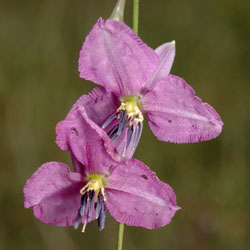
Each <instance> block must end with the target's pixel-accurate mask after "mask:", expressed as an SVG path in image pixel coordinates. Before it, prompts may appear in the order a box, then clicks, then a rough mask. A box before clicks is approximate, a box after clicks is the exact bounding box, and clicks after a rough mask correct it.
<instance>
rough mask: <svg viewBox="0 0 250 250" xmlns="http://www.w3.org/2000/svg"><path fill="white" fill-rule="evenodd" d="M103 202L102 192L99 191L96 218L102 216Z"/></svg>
mask: <svg viewBox="0 0 250 250" xmlns="http://www.w3.org/2000/svg"><path fill="white" fill-rule="evenodd" d="M102 204H103V197H102V194H101V193H99V194H98V197H97V203H96V207H95V218H96V219H98V218H99V216H100V212H101V208H102Z"/></svg>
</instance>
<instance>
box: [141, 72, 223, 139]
mask: <svg viewBox="0 0 250 250" xmlns="http://www.w3.org/2000/svg"><path fill="white" fill-rule="evenodd" d="M142 106H143V112H144V113H146V114H147V120H148V123H149V126H150V128H151V130H152V131H153V133H154V134H155V136H156V137H157V138H158V139H159V140H162V141H168V142H174V143H193V142H199V141H207V140H210V139H213V138H215V137H217V136H218V135H219V134H220V133H221V131H222V126H223V122H222V121H221V118H220V116H219V115H218V113H217V112H216V111H215V110H214V109H213V108H212V107H211V106H210V105H209V104H207V103H203V102H202V100H201V99H200V98H199V97H197V96H195V92H194V90H193V89H192V88H191V86H190V85H188V84H187V83H186V82H185V81H184V80H183V79H182V78H180V77H178V76H174V75H169V76H168V77H167V78H166V79H165V80H164V81H160V82H158V83H157V85H156V87H155V88H154V89H153V90H152V91H151V92H149V93H148V94H146V95H145V96H144V98H143V102H142Z"/></svg>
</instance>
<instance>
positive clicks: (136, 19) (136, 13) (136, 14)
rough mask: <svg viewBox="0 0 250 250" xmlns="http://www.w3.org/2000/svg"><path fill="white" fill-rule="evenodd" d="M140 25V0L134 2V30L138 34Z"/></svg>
mask: <svg viewBox="0 0 250 250" xmlns="http://www.w3.org/2000/svg"><path fill="white" fill-rule="evenodd" d="M138 23H139V0H134V5H133V30H134V32H135V33H136V34H138Z"/></svg>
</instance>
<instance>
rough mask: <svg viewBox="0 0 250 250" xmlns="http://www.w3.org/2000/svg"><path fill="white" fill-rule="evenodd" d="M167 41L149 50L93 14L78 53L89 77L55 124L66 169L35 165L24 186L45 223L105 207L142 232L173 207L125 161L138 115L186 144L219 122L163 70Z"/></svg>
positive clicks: (136, 165) (207, 135)
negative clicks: (86, 88)
mask: <svg viewBox="0 0 250 250" xmlns="http://www.w3.org/2000/svg"><path fill="white" fill-rule="evenodd" d="M174 56H175V42H170V43H166V44H163V45H161V46H160V47H158V48H157V49H156V50H152V49H151V48H149V47H148V46H147V45H146V44H145V43H144V42H143V41H142V40H141V39H140V38H139V37H138V36H137V35H136V34H135V33H134V32H133V31H132V30H131V29H130V28H129V27H128V26H126V25H125V24H124V23H122V22H119V21H115V20H107V21H104V20H103V19H101V18H100V19H99V20H98V21H97V23H96V24H95V26H94V27H93V28H92V30H91V31H90V33H89V35H88V36H87V38H86V40H85V42H84V44H83V46H82V49H81V52H80V58H79V72H80V77H82V78H85V79H87V80H91V81H92V82H95V83H97V84H99V85H101V87H96V88H94V89H93V90H92V91H91V93H89V94H88V95H83V96H81V97H80V98H79V99H78V101H77V102H76V103H75V104H74V105H73V107H72V109H71V110H70V112H69V113H68V115H67V117H66V118H65V120H63V121H61V122H59V123H58V124H57V127H56V134H57V140H56V142H57V145H58V146H59V147H60V148H61V149H62V150H66V151H69V152H70V153H71V158H72V164H73V168H74V172H71V171H70V168H69V167H68V166H67V165H66V164H64V163H60V162H47V163H45V164H43V165H42V166H41V167H40V168H39V169H38V170H37V171H36V172H35V173H34V174H33V175H32V177H31V178H30V179H29V180H28V181H27V183H26V185H25V187H24V195H25V201H24V205H25V207H26V208H28V207H33V212H34V215H35V217H36V218H38V219H39V220H40V221H42V222H44V223H47V224H54V225H58V226H74V227H75V228H78V226H79V225H80V224H83V231H84V230H85V227H86V225H87V223H88V222H90V221H92V220H95V219H96V220H97V221H98V225H99V229H100V230H102V229H103V228H104V225H105V216H106V210H108V211H109V213H110V214H111V216H112V217H114V218H115V219H116V220H117V221H118V222H120V223H125V224H127V225H132V226H141V227H145V228H149V229H153V228H157V227H161V226H164V225H166V224H168V223H170V221H171V218H172V217H173V216H174V214H175V212H176V211H177V210H178V209H179V207H178V206H177V205H176V197H175V194H174V192H173V190H172V188H171V187H170V186H169V185H168V184H166V183H164V182H162V181H160V180H159V179H158V178H157V176H156V175H155V173H154V172H152V171H151V170H150V169H149V167H147V166H146V165H145V164H143V163H142V162H140V161H138V160H136V159H132V157H133V154H134V151H135V149H136V147H137V145H138V142H139V140H140V136H141V133H142V129H143V122H144V115H145V116H146V118H147V120H148V123H149V126H150V128H151V130H152V132H153V133H154V134H155V135H156V137H157V138H158V139H159V140H162V141H167V142H174V143H192V142H199V141H204V140H209V139H212V138H215V137H216V136H218V135H219V134H220V132H221V130H222V126H223V123H222V121H221V119H220V117H219V115H218V114H217V113H216V111H215V110H214V109H213V108H212V107H211V106H210V105H208V104H207V103H203V102H202V101H201V99H199V98H198V97H196V96H195V93H194V90H193V89H192V88H191V87H190V86H189V85H188V84H187V83H186V82H185V81H184V80H183V79H181V78H180V77H178V76H174V75H170V74H169V72H170V69H171V67H172V63H173V60H174Z"/></svg>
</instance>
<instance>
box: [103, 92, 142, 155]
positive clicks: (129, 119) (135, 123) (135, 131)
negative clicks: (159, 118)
mask: <svg viewBox="0 0 250 250" xmlns="http://www.w3.org/2000/svg"><path fill="white" fill-rule="evenodd" d="M140 108H141V103H140V97H137V96H129V97H125V98H123V99H122V100H121V105H120V107H119V108H118V109H117V110H116V112H115V113H113V114H112V115H111V116H110V117H108V118H107V119H106V121H105V122H104V123H103V125H102V128H103V129H105V130H106V132H107V134H108V135H109V137H110V138H111V139H112V141H113V142H114V141H116V140H117V139H118V138H119V137H120V136H122V140H119V149H118V151H120V152H119V153H120V154H121V155H122V156H123V157H127V158H130V157H132V155H133V152H134V151H135V149H136V147H137V145H138V142H139V139H140V137H141V133H142V128H143V120H144V118H143V114H142V112H141V110H140Z"/></svg>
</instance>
